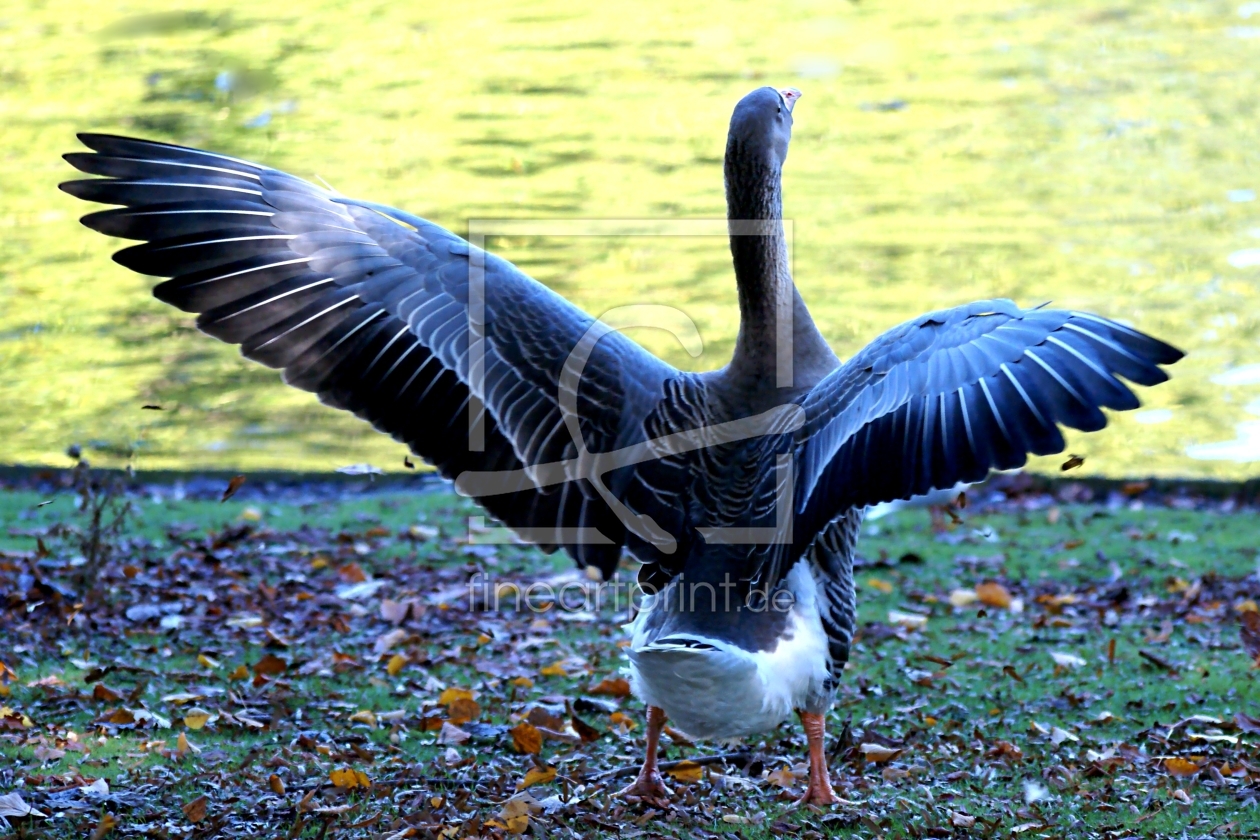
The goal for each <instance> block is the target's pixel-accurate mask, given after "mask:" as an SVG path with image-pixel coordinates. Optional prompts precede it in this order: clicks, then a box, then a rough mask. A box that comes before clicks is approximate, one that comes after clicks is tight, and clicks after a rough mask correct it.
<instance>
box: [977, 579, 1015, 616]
mask: <svg viewBox="0 0 1260 840" xmlns="http://www.w3.org/2000/svg"><path fill="white" fill-rule="evenodd" d="M976 597H977V598H979V599H980V603H982V604H986V605H988V606H990V607H999V608H1000V609H1004V610H1007V609H1010V607H1011V600H1012V599H1011V592H1010V590H1009V589H1007V588H1006V587H1005V586H1003V585H1002V584H1000V583H997V582H996V581H992V580H986V581H985V582H984V583H982V584H980V585H979V586H977V587H976Z"/></svg>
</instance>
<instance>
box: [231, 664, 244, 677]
mask: <svg viewBox="0 0 1260 840" xmlns="http://www.w3.org/2000/svg"><path fill="white" fill-rule="evenodd" d="M228 679H230V680H245V679H249V669H248V668H246V667H245V666H244V665H243V664H242V665H237V666H236V668H235V669H234V670H233V671H232V673H231V674H230V675H229V676H228Z"/></svg>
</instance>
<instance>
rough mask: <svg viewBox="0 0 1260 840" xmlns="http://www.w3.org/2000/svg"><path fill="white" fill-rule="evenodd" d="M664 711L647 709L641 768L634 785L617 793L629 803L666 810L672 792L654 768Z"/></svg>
mask: <svg viewBox="0 0 1260 840" xmlns="http://www.w3.org/2000/svg"><path fill="white" fill-rule="evenodd" d="M665 720H666V718H665V711H664V710H663V709H658V708H657V707H656V706H648V707H647V754H646V755H645V756H644V757H643V767H642V769H640V770H639V777H638V778H637V779H635V780H634V784H632V785H630V787H628V788H625V789H623V790H620V791H618V792H617V795H618V796H623V797H625V798H626V799H627V800H628V801H630V802H645V803H647V804H648V805H654V806H656V807H657V808H668V807H669V797H670V796H672V795H673V793H674V792H673V791H672V790H670V789H669V788H667V787H665V780H664V779H663V778H661V771H660V770H658V769H657V768H656V747H657V745H658V744H659V743H660V741H661V730H662V729H664V728H665Z"/></svg>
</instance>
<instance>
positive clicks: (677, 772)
mask: <svg viewBox="0 0 1260 840" xmlns="http://www.w3.org/2000/svg"><path fill="white" fill-rule="evenodd" d="M665 772H666V774H668V775H669V777H670V778H671V779H673V780H674V781H676V782H683V783H684V784H689V785H692V784H696V783H697V782H699V781H700V780H701V779H703V778H704V767H703V766H701V765H699V764H696V763H695V762H694V761H680V762H678V763H677V764H675V765H674V766H673V767H671V768H669V769H668V770H666V771H665Z"/></svg>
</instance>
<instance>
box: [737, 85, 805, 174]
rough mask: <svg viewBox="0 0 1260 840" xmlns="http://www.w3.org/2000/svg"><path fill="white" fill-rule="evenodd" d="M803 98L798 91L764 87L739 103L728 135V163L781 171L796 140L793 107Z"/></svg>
mask: <svg viewBox="0 0 1260 840" xmlns="http://www.w3.org/2000/svg"><path fill="white" fill-rule="evenodd" d="M800 96H801V92H800V91H799V90H797V89H796V88H782V89H779V90H776V89H775V88H772V87H763V88H758V89H757V90H754V91H753V92H752V93H750V94H748V95H747V96H745V97H744V98H743V99H741V100H739V104H738V105H736V106H735V112H734V113H733V114H732V115H731V128H730V132H729V133H728V134H727V162H728V163H736V162H737V161H738V162H746V163H753V164H761V165H766V164H769V165H770V166H771V167H772V168H774V169H779V168H781V167H782V166H783V162H784V161H785V160H787V151H788V143H789V141H791V139H792V106H793V105H795V104H796V100H797V99H799V98H800Z"/></svg>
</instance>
